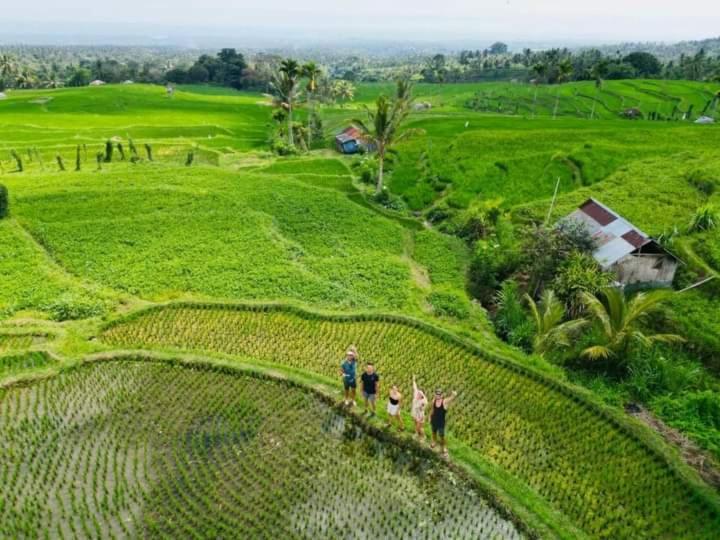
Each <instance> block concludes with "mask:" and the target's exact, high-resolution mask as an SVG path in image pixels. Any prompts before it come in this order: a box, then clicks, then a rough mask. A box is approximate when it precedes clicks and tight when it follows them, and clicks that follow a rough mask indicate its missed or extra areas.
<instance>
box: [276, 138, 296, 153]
mask: <svg viewBox="0 0 720 540" xmlns="http://www.w3.org/2000/svg"><path fill="white" fill-rule="evenodd" d="M270 149H271V150H272V151H273V152H274V153H275V154H277V155H278V156H295V155H297V154H299V153H300V152H299V151H298V149H297V147H296V146H295V145H289V144H288V143H287V142H286V141H285V140H283V139H281V138H275V139H274V140H273V141H272V143H271V145H270Z"/></svg>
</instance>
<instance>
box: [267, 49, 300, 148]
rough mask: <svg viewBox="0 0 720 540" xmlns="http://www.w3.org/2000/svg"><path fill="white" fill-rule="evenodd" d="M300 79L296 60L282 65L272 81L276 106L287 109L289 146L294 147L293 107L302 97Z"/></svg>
mask: <svg viewBox="0 0 720 540" xmlns="http://www.w3.org/2000/svg"><path fill="white" fill-rule="evenodd" d="M299 77H300V66H299V65H298V63H297V62H296V61H295V60H292V59H289V58H288V59H287V60H283V61H282V62H281V63H280V68H279V69H278V71H277V73H275V74H274V75H273V77H272V80H271V81H270V89H271V90H272V92H273V98H274V101H275V105H276V106H278V107H281V108H283V109H285V111H286V112H287V121H288V127H287V131H288V144H289V145H290V146H294V144H295V141H294V138H293V107H294V105H295V102H296V101H297V100H298V98H299V97H300V89H299V86H298V78H299Z"/></svg>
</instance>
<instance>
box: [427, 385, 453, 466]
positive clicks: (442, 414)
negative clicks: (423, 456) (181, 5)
mask: <svg viewBox="0 0 720 540" xmlns="http://www.w3.org/2000/svg"><path fill="white" fill-rule="evenodd" d="M456 397H457V392H453V393H452V395H451V396H450V397H445V394H444V393H443V391H442V390H440V389H439V388H438V389H437V390H435V398H434V399H433V402H432V407H431V410H430V427H431V428H432V444H430V448H435V444H436V443H437V441H438V439H439V441H440V451H441V453H442V455H443V457H445V458H446V457H448V451H447V446H446V445H445V423H446V415H447V410H448V406H449V405H450V403H451V402H452V400H454V399H455V398H456Z"/></svg>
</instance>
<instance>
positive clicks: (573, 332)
mask: <svg viewBox="0 0 720 540" xmlns="http://www.w3.org/2000/svg"><path fill="white" fill-rule="evenodd" d="M672 294H673V293H672V292H671V291H669V290H653V291H647V292H640V293H638V294H636V295H634V296H628V295H626V294H625V292H624V291H622V290H621V289H618V288H615V287H609V288H606V289H603V290H602V291H601V292H600V293H599V295H595V294H591V293H589V292H584V293H582V299H583V303H584V305H585V309H586V312H587V314H588V318H579V319H571V320H566V314H565V306H564V304H563V303H562V302H561V301H560V299H559V298H558V297H557V296H556V295H555V293H554V292H553V291H552V290H550V289H546V290H545V291H544V292H543V294H542V296H541V298H540V301H539V302H535V300H533V299H532V297H530V296H529V295H526V300H527V303H528V306H529V308H530V313H531V316H532V322H533V324H534V326H535V337H534V339H533V351H534V352H535V353H537V354H539V355H545V354H547V353H550V352H552V351H554V350H558V349H563V348H568V347H570V346H571V344H572V341H573V339H574V338H575V337H577V335H578V333H579V332H580V330H582V329H584V328H586V327H587V326H589V325H591V324H594V329H595V330H596V331H595V332H594V333H593V338H594V340H595V341H596V343H594V344H593V345H590V346H588V347H586V348H584V349H583V350H582V352H581V355H582V356H583V357H586V358H588V359H590V360H598V359H612V360H615V361H617V363H619V364H622V363H624V362H625V361H626V360H627V358H628V356H629V354H630V353H631V350H632V348H633V347H648V346H650V345H652V344H654V343H677V342H682V341H684V339H683V338H682V337H681V336H678V335H675V334H664V333H648V332H647V331H646V329H645V327H646V325H645V322H646V321H647V319H648V317H649V316H650V315H651V314H652V313H654V312H656V311H657V310H658V309H659V308H660V307H661V305H662V303H663V302H665V301H666V300H668V298H669V297H670V295H672Z"/></svg>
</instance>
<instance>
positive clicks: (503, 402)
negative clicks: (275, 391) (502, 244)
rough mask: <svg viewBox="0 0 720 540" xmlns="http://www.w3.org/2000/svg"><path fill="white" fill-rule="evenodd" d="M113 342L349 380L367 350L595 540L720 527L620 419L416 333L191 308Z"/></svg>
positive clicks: (114, 336)
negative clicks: (347, 355) (349, 363)
mask: <svg viewBox="0 0 720 540" xmlns="http://www.w3.org/2000/svg"><path fill="white" fill-rule="evenodd" d="M102 339H103V340H104V341H105V342H107V343H109V344H111V345H113V346H118V347H127V346H136V347H143V346H155V347H160V348H171V349H183V348H184V349H192V350H204V351H214V352H222V353H228V354H234V355H241V356H250V357H253V358H257V359H260V360H264V361H270V362H275V363H279V364H285V365H288V366H291V367H293V368H300V369H303V370H311V371H314V372H317V373H320V374H322V375H326V376H333V375H334V374H335V373H337V369H338V365H339V358H338V351H343V350H344V348H345V347H347V345H348V344H349V343H356V344H358V345H359V346H360V355H361V359H363V360H364V361H373V362H374V363H375V365H376V367H377V369H378V371H379V373H380V376H381V380H383V381H385V384H388V385H389V384H398V385H399V386H400V387H401V389H402V390H403V391H404V392H405V393H407V392H408V391H409V390H410V388H409V385H410V380H409V379H410V374H412V373H415V374H417V376H418V380H419V382H420V384H421V386H426V387H427V386H428V385H439V386H441V387H443V388H446V389H448V391H449V390H457V391H458V392H459V394H460V398H459V403H458V406H457V410H456V411H453V412H452V413H451V415H453V416H454V418H453V421H452V430H451V431H452V434H453V436H455V437H457V438H459V439H460V440H463V441H466V442H467V443H469V444H470V445H471V446H472V447H473V449H474V450H476V451H478V452H480V453H481V454H482V455H483V456H484V458H485V459H487V460H489V461H491V462H492V463H495V464H497V465H499V466H501V467H502V468H503V469H505V470H508V471H510V472H511V473H512V474H513V475H514V476H516V477H519V478H521V479H522V480H523V481H525V482H526V483H527V484H528V485H530V486H531V487H532V488H533V489H535V490H536V491H537V492H539V493H540V494H541V495H542V496H543V497H544V498H546V499H547V500H549V501H551V502H552V503H553V504H554V505H555V506H557V507H558V508H559V509H560V510H561V511H563V512H564V513H565V514H567V515H568V516H570V517H571V518H572V519H573V520H574V521H575V522H576V523H577V524H578V525H579V526H580V528H581V529H582V530H584V531H586V532H587V533H589V534H590V535H592V536H596V537H604V538H619V537H622V538H640V537H648V538H653V537H661V536H663V535H667V536H668V537H680V536H682V537H684V538H709V537H710V535H711V531H713V530H717V528H718V527H719V526H720V513H719V512H718V508H716V507H714V506H713V505H712V504H711V503H709V502H708V503H707V504H708V506H705V505H706V503H705V502H703V501H702V497H700V496H699V495H698V494H696V492H695V491H694V489H693V488H692V487H691V486H690V485H688V484H686V483H685V481H683V480H682V479H681V477H679V476H678V474H677V472H676V471H674V470H672V468H671V467H669V466H668V465H667V464H665V463H664V462H663V459H662V458H660V457H659V456H658V455H657V454H655V453H654V452H653V451H651V450H650V449H649V448H647V447H646V446H645V445H644V444H643V443H642V442H641V441H639V440H638V439H637V438H635V437H633V436H632V435H631V434H629V433H628V432H626V431H625V430H623V429H622V428H621V427H620V426H618V425H616V424H615V423H614V422H613V421H612V420H611V419H609V418H605V417H603V416H601V415H599V414H597V412H596V411H595V410H593V409H592V407H588V406H587V405H584V404H583V403H582V402H579V401H578V400H577V398H573V397H572V395H568V394H567V393H565V392H563V391H562V388H560V387H556V386H555V385H553V384H548V383H546V382H543V380H540V379H537V378H536V377H534V376H532V374H528V373H524V372H522V371H518V369H517V368H513V367H512V366H507V365H503V363H502V362H494V361H488V359H486V358H484V357H483V356H481V355H478V354H477V353H474V352H472V351H471V350H469V349H467V348H466V347H463V346H462V345H461V344H459V343H454V342H452V341H448V340H445V339H442V337H441V336H438V335H433V334H432V333H430V332H427V331H423V330H422V329H420V328H415V327H413V326H412V325H409V324H398V323H393V322H392V321H391V320H388V319H381V318H378V319H377V320H374V319H372V318H371V319H367V320H363V319H362V318H358V319H354V318H352V317H349V318H342V317H340V318H336V319H332V318H331V319H326V318H322V317H320V318H315V317H303V316H300V315H297V314H294V313H285V312H283V311H279V310H274V309H273V310H270V311H264V310H260V311H258V310H248V309H223V308H213V307H211V306H208V307H207V308H204V309H203V308H202V307H196V308H193V307H182V306H179V307H169V308H165V309H154V310H151V311H148V312H140V313H139V314H138V315H137V316H135V317H133V318H131V319H129V320H127V321H125V322H120V323H119V324H117V325H114V326H111V327H110V328H109V329H108V330H107V331H106V332H105V334H104V335H103V337H102ZM427 389H428V390H429V387H428V388H427Z"/></svg>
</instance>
